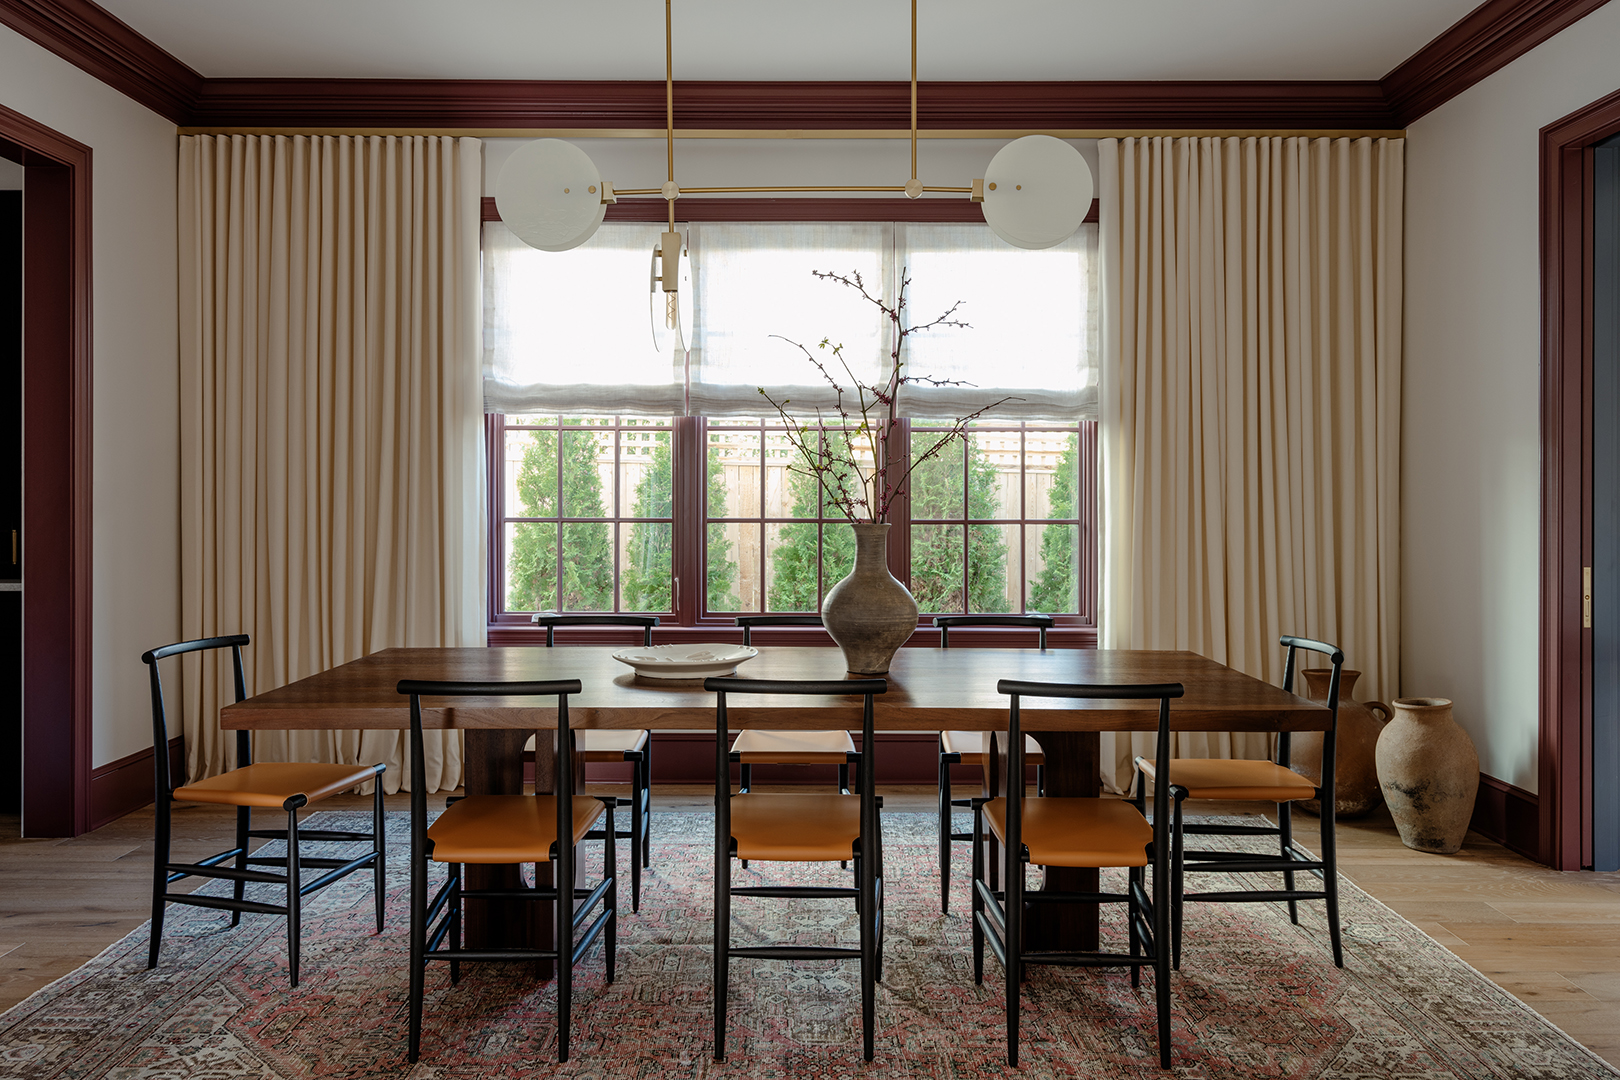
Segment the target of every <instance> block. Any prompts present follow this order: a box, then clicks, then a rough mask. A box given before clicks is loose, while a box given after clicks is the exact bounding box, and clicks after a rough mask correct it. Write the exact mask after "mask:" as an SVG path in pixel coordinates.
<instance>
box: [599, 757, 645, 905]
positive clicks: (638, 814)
mask: <svg viewBox="0 0 1620 1080" xmlns="http://www.w3.org/2000/svg"><path fill="white" fill-rule="evenodd" d="M631 768H633V769H634V770H635V775H636V776H637V777H639V776H640V775H641V763H640V762H636V763H634V764H633V765H632V766H631ZM644 796H645V789H643V788H642V787H641V785H640V784H632V785H631V788H630V910H631V911H640V910H641V860H642V845H643V844H645V843H646V841H645V840H644V839H643V838H642V827H643V822H644V818H643V817H642V809H641V800H642V798H643V797H644ZM608 817H609V818H610V819H611V818H612V817H613V809H612V807H609V808H608ZM610 831H611V829H610ZM615 850H617V848H616V845H615ZM610 865H611V866H612V868H613V874H614V876H615V878H617V876H618V869H619V864H618V862H617V861H616V860H615V861H614V862H613V863H611V864H610Z"/></svg>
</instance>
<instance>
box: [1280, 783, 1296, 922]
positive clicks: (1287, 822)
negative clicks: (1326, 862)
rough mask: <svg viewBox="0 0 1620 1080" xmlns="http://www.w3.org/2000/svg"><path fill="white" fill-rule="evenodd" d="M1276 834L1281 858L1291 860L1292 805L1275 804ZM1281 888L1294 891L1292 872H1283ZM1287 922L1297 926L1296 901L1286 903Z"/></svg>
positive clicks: (1292, 840)
mask: <svg viewBox="0 0 1620 1080" xmlns="http://www.w3.org/2000/svg"><path fill="white" fill-rule="evenodd" d="M1277 834H1278V841H1279V843H1280V845H1281V848H1282V857H1283V858H1285V859H1288V858H1292V857H1293V854H1294V804H1293V803H1278V804H1277ZM1283 888H1284V889H1285V890H1286V891H1288V892H1293V891H1294V872H1293V871H1292V870H1284V871H1283ZM1288 921H1289V922H1291V923H1293V924H1294V925H1296V926H1298V925H1299V902H1298V901H1297V900H1290V901H1288Z"/></svg>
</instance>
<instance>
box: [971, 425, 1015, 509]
mask: <svg viewBox="0 0 1620 1080" xmlns="http://www.w3.org/2000/svg"><path fill="white" fill-rule="evenodd" d="M968 446H969V449H970V450H971V451H972V453H973V457H972V459H971V460H970V461H969V462H968V507H967V516H968V517H969V518H970V519H980V520H982V519H984V518H1017V517H1018V509H1019V499H1018V471H1019V464H1020V462H1021V461H1022V459H1023V451H1022V450H1021V449H1020V447H1019V433H1018V432H1016V431H976V432H973V433H972V434H971V435H970V436H969V440H968Z"/></svg>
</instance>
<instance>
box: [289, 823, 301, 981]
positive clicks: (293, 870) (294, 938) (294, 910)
mask: <svg viewBox="0 0 1620 1080" xmlns="http://www.w3.org/2000/svg"><path fill="white" fill-rule="evenodd" d="M302 887H303V885H302V882H301V881H300V880H299V874H298V811H297V810H288V811H287V974H288V975H289V976H291V978H292V984H293V986H297V985H298V947H299V944H300V939H301V938H302V937H303V935H302V933H300V925H299V924H300V923H301V921H302V911H301V909H302V906H303V898H302V897H301V896H300V895H299V890H300V889H301V888H302Z"/></svg>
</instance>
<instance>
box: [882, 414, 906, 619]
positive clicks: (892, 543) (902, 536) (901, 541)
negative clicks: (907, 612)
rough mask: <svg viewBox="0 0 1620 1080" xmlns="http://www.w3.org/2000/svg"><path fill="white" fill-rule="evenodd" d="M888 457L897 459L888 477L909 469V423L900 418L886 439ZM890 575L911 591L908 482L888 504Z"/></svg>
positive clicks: (899, 475)
mask: <svg viewBox="0 0 1620 1080" xmlns="http://www.w3.org/2000/svg"><path fill="white" fill-rule="evenodd" d="M888 448H889V453H890V455H892V456H894V455H897V457H898V460H896V461H894V463H893V464H891V465H890V467H889V476H891V477H901V476H904V475H905V474H906V470H907V469H908V468H910V467H911V421H910V420H906V419H901V420H900V421H899V426H898V429H897V430H896V431H895V432H894V433H893V435H892V436H891V437H890V438H889V440H888ZM889 521H890V522H891V523H892V524H893V528H891V529H890V530H889V573H891V574H893V575H894V576H895V577H896V578H898V579H899V581H900V584H902V585H904V586H905V587H906V588H908V589H909V588H911V485H910V484H909V483H907V484H906V485H905V486H904V487H903V488H902V489H901V490H900V492H899V493H898V494H897V495H896V496H895V498H894V501H892V502H891V503H889Z"/></svg>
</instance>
